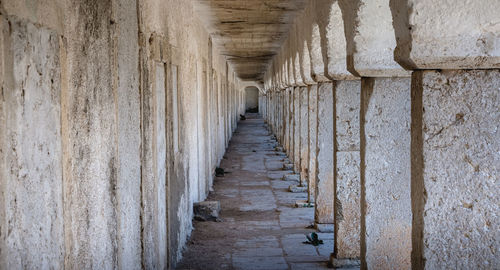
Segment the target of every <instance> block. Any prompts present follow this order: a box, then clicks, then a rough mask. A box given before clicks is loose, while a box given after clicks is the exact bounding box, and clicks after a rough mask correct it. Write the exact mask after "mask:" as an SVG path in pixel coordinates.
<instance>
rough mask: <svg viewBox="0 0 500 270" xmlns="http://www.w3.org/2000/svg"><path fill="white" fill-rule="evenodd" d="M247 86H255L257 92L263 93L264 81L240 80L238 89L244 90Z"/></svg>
mask: <svg viewBox="0 0 500 270" xmlns="http://www.w3.org/2000/svg"><path fill="white" fill-rule="evenodd" d="M247 87H255V88H257V89H259V92H261V93H262V94H265V92H266V91H265V89H264V83H261V82H256V81H242V82H241V83H240V91H245V89H246V88H247Z"/></svg>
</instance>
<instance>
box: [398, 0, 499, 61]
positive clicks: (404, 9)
mask: <svg viewBox="0 0 500 270" xmlns="http://www.w3.org/2000/svg"><path fill="white" fill-rule="evenodd" d="M499 9H500V2H499V1H497V0H483V1H481V2H480V3H476V2H468V1H461V2H460V1H459V2H455V1H453V2H449V1H440V2H439V3H436V2H435V1H433V0H406V1H391V10H392V13H393V16H394V27H395V32H396V37H397V44H398V45H397V47H396V50H395V54H394V56H395V59H396V61H398V63H400V64H401V65H403V66H406V67H410V68H413V69H416V68H419V69H471V68H472V69H474V68H477V69H483V68H500V23H499V21H498V12H497V10H499Z"/></svg>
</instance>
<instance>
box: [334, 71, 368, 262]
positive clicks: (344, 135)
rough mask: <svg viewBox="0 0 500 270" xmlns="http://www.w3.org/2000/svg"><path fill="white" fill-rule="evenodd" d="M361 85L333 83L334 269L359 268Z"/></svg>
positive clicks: (343, 82)
mask: <svg viewBox="0 0 500 270" xmlns="http://www.w3.org/2000/svg"><path fill="white" fill-rule="evenodd" d="M360 86H361V82H360V81H358V80H353V81H336V82H335V88H334V89H335V141H336V143H335V144H336V145H335V163H334V164H335V179H334V185H333V186H334V190H335V192H334V196H335V202H334V215H335V216H334V227H335V230H334V233H335V237H334V240H335V242H334V253H333V258H334V259H335V263H334V266H347V265H352V264H354V265H358V264H359V256H360V219H361V208H360V198H361V190H360V137H359V131H360V121H359V112H360V92H361V87H360Z"/></svg>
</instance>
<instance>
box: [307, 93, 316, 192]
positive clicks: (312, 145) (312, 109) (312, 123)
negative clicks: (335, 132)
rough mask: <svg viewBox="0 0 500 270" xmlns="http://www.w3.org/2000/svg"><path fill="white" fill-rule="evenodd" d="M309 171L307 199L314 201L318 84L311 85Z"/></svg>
mask: <svg viewBox="0 0 500 270" xmlns="http://www.w3.org/2000/svg"><path fill="white" fill-rule="evenodd" d="M308 121H309V173H308V176H307V179H308V185H307V186H308V187H309V192H308V194H307V200H308V201H309V202H314V197H315V195H314V194H315V191H316V178H317V175H316V167H317V161H316V157H317V154H318V149H317V148H318V145H317V141H318V86H317V85H311V86H310V89H309V119H308Z"/></svg>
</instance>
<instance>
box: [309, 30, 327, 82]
mask: <svg viewBox="0 0 500 270" xmlns="http://www.w3.org/2000/svg"><path fill="white" fill-rule="evenodd" d="M309 53H310V56H311V63H312V65H311V76H312V77H313V79H314V80H316V81H320V80H321V79H322V77H323V76H324V73H325V63H324V62H323V52H322V50H321V33H320V30H319V25H318V24H317V23H314V24H313V26H312V31H311V51H310V52H309Z"/></svg>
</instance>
